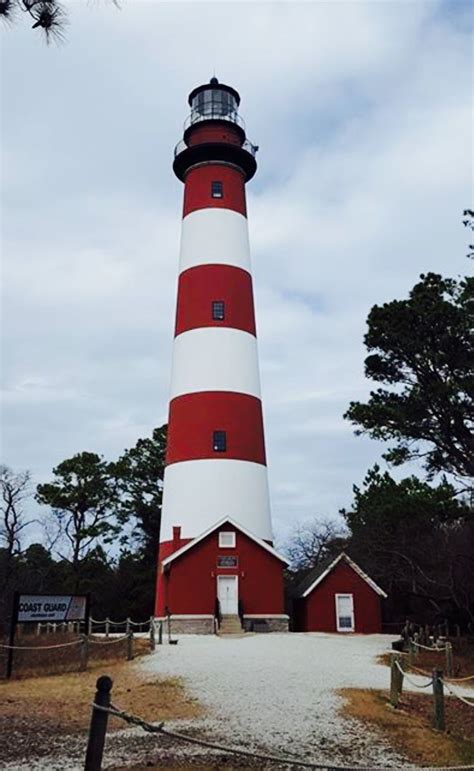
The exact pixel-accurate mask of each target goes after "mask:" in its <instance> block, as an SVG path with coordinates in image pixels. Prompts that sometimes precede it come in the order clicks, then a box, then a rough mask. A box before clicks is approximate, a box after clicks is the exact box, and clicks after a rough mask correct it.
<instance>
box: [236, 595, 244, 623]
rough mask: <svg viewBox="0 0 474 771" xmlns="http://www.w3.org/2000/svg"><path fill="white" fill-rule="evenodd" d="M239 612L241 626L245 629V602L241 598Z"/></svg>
mask: <svg viewBox="0 0 474 771" xmlns="http://www.w3.org/2000/svg"><path fill="white" fill-rule="evenodd" d="M237 612H238V614H239V618H240V626H241V627H242V629H243V627H244V603H243V602H242V600H239V604H238V606H237Z"/></svg>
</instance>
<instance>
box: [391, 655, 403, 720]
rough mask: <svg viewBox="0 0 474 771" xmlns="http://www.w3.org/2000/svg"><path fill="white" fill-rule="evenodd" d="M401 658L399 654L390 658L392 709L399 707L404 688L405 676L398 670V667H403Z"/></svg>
mask: <svg viewBox="0 0 474 771" xmlns="http://www.w3.org/2000/svg"><path fill="white" fill-rule="evenodd" d="M401 658H402V657H401V655H400V654H399V653H392V654H391V657H390V704H391V705H392V707H397V706H398V700H399V698H400V694H401V692H402V687H403V675H402V673H401V672H400V670H399V668H398V666H400V667H401ZM397 665H398V666H397Z"/></svg>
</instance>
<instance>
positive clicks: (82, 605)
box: [18, 594, 87, 623]
mask: <svg viewBox="0 0 474 771" xmlns="http://www.w3.org/2000/svg"><path fill="white" fill-rule="evenodd" d="M86 610H87V597H85V596H84V595H70V594H62V595H45V594H20V596H19V598H18V621H19V622H20V623H24V622H25V621H84V619H85V618H86Z"/></svg>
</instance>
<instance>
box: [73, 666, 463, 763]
mask: <svg viewBox="0 0 474 771" xmlns="http://www.w3.org/2000/svg"><path fill="white" fill-rule="evenodd" d="M394 655H397V654H394ZM400 671H401V672H402V674H405V673H404V672H403V669H402V668H401V667H400ZM112 686H113V682H112V680H111V678H110V677H107V676H102V677H99V678H98V680H97V683H96V693H95V698H94V701H93V702H92V704H91V707H92V718H91V724H90V732H89V739H88V745H87V753H86V762H85V771H96V769H100V768H101V766H102V759H103V752H104V745H105V736H106V732H107V722H108V718H109V716H111V717H115V718H118V719H119V720H123V721H124V722H125V723H128V724H129V725H133V726H137V727H139V728H141V729H143V730H144V731H146V732H147V733H151V734H155V735H157V734H158V735H161V736H166V737H168V738H170V739H175V740H176V741H178V742H186V743H188V744H193V745H195V746H198V747H204V748H205V749H210V750H215V751H218V752H222V753H225V754H226V755H228V754H231V755H237V756H241V757H247V758H251V759H252V760H256V761H266V762H270V763H277V764H279V765H280V766H282V765H283V766H292V767H297V768H313V769H318V770H319V771H382V770H381V768H380V766H378V767H377V768H375V767H374V766H353V765H352V766H340V765H334V764H332V763H322V762H321V761H320V760H319V761H315V760H308V759H307V758H304V759H302V758H298V757H294V756H293V757H288V756H286V757H285V756H281V755H273V754H272V753H266V752H261V751H256V750H251V749H246V748H244V747H242V746H240V747H232V746H229V745H227V744H221V743H220V742H214V741H209V740H207V739H200V738H198V737H196V736H188V735H187V734H183V733H180V732H178V731H172V730H169V729H168V728H166V725H165V723H164V722H159V723H151V722H149V721H147V720H144V719H143V718H141V717H138V716H137V715H133V714H130V713H128V712H126V711H125V710H123V709H120V708H119V707H117V706H115V705H114V704H113V703H112V702H111V690H112ZM399 768H402V767H399ZM410 768H413V766H410ZM424 768H425V771H428V769H429V768H430V767H424ZM467 769H471V771H472V764H471V765H468V766H450V767H449V771H467ZM437 771H448V768H447V767H437Z"/></svg>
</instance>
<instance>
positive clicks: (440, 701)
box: [433, 669, 445, 731]
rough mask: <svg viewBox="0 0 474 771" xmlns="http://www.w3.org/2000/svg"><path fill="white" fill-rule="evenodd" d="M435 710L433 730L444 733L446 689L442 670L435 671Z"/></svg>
mask: <svg viewBox="0 0 474 771" xmlns="http://www.w3.org/2000/svg"><path fill="white" fill-rule="evenodd" d="M433 708H434V709H433V728H435V730H436V731H444V729H445V720H444V688H443V671H442V670H441V669H433Z"/></svg>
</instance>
